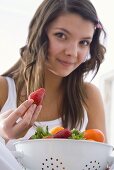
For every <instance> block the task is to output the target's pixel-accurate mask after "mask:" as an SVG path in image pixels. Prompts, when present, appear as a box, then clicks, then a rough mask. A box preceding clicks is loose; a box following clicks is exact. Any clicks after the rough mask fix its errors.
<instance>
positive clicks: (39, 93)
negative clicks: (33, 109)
mask: <svg viewBox="0 0 114 170" xmlns="http://www.w3.org/2000/svg"><path fill="white" fill-rule="evenodd" d="M44 95H45V89H44V88H40V89H38V90H36V91H34V92H32V93H31V94H30V95H29V97H28V99H33V100H34V103H35V104H36V105H37V106H38V105H39V104H42V101H43V97H44Z"/></svg>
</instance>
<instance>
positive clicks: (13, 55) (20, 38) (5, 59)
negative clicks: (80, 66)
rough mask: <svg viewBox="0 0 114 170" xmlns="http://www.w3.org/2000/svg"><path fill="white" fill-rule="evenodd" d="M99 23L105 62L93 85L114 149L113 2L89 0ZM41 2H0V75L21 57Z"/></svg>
mask: <svg viewBox="0 0 114 170" xmlns="http://www.w3.org/2000/svg"><path fill="white" fill-rule="evenodd" d="M91 1H92V3H93V5H94V6H95V8H96V10H97V12H98V16H99V19H100V20H101V22H102V23H103V25H104V28H105V30H106V32H107V40H106V48H107V52H106V55H105V60H104V62H103V64H102V65H101V67H100V70H99V73H98V74H97V76H96V77H95V79H94V80H93V81H92V82H93V83H94V84H95V85H96V86H98V87H99V89H100V90H101V94H102V97H103V100H104V105H105V110H106V124H107V134H108V139H109V143H110V144H112V145H114V133H113V121H114V107H113V106H114V56H113V53H114V52H113V50H114V47H113V44H114V22H113V19H111V18H113V17H112V16H113V14H112V13H113V0H108V1H104V0H100V1H99V0H91ZM41 2H42V0H10V1H9V0H0V60H1V62H0V74H2V73H3V72H4V71H6V70H7V69H8V68H10V66H12V65H13V64H14V63H15V62H16V61H17V60H18V58H19V57H20V55H19V49H20V48H21V47H22V46H24V44H25V42H26V37H27V33H28V26H29V22H30V20H31V18H32V16H33V14H34V12H35V10H36V9H37V7H38V5H39V4H40V3H41Z"/></svg>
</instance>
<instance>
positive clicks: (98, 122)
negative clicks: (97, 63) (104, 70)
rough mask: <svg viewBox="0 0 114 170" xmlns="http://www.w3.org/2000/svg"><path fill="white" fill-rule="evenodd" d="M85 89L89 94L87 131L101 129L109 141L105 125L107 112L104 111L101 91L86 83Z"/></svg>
mask: <svg viewBox="0 0 114 170" xmlns="http://www.w3.org/2000/svg"><path fill="white" fill-rule="evenodd" d="M85 89H86V93H87V100H86V103H87V107H86V110H87V114H88V125H87V129H92V128H94V129H99V130H101V131H102V132H103V133H104V135H105V138H106V140H105V141H107V135H106V123H105V111H104V105H103V100H102V97H101V94H100V91H99V89H98V88H97V87H96V86H95V85H93V84H91V83H86V84H85Z"/></svg>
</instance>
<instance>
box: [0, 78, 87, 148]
mask: <svg viewBox="0 0 114 170" xmlns="http://www.w3.org/2000/svg"><path fill="white" fill-rule="evenodd" d="M6 80H7V82H8V98H7V100H6V103H5V104H4V106H3V108H2V109H1V112H0V113H3V112H5V111H7V110H9V109H15V108H16V107H17V104H16V101H17V95H16V87H15V82H14V80H13V79H12V78H9V77H6ZM87 123H88V117H87V112H86V110H85V109H84V122H83V126H82V127H81V130H80V131H84V130H85V128H86V126H87ZM35 125H36V126H43V127H44V126H47V125H48V127H49V129H51V128H53V127H55V126H61V125H62V120H61V118H59V119H55V120H52V121H43V122H35ZM77 129H78V128H77ZM34 133H35V127H31V128H30V129H29V130H28V132H27V133H26V135H25V136H24V137H23V138H22V139H29V138H30V137H31V136H32V135H33V134H34ZM17 140H19V139H16V140H10V141H9V142H8V144H7V147H8V148H9V149H11V150H12V149H14V147H13V145H12V143H13V142H15V141H17Z"/></svg>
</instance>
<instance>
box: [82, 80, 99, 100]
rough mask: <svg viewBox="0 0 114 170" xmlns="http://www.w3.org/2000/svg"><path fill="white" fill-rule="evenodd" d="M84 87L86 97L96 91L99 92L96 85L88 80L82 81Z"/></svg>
mask: <svg viewBox="0 0 114 170" xmlns="http://www.w3.org/2000/svg"><path fill="white" fill-rule="evenodd" d="M84 89H85V91H86V94H87V96H88V97H89V96H92V95H95V94H96V93H100V90H99V88H98V87H97V86H96V85H94V84H92V83H89V82H86V83H84Z"/></svg>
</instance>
